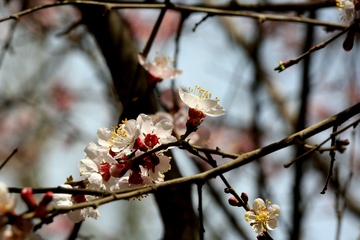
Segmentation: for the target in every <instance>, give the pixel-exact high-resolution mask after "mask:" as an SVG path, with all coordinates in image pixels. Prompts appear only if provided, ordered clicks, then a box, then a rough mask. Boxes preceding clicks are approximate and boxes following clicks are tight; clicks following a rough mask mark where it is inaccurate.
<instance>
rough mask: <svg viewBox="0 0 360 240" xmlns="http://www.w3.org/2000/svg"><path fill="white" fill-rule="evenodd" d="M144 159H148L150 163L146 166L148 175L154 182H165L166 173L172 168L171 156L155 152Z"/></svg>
mask: <svg viewBox="0 0 360 240" xmlns="http://www.w3.org/2000/svg"><path fill="white" fill-rule="evenodd" d="M144 160H145V161H148V164H147V165H145V166H144V168H145V169H146V173H147V176H148V177H149V178H150V179H151V180H152V181H153V182H154V183H159V182H163V181H164V177H165V176H164V173H165V172H167V171H169V170H170V169H171V165H170V160H171V158H170V157H168V156H165V155H164V154H162V153H160V154H159V155H155V154H153V155H152V156H149V157H148V158H145V159H144ZM154 163H156V164H154Z"/></svg>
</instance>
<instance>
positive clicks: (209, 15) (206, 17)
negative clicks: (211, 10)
mask: <svg viewBox="0 0 360 240" xmlns="http://www.w3.org/2000/svg"><path fill="white" fill-rule="evenodd" d="M212 16H213V15H211V14H206V15H205V17H203V18H202V19H201V20H200V21H199V22H198V23H195V26H194V27H193V29H192V31H193V32H195V30H196V29H197V27H198V26H199V25H200V24H201V23H203V22H205V20H206V19H208V18H209V17H212Z"/></svg>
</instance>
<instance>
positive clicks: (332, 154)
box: [320, 125, 338, 194]
mask: <svg viewBox="0 0 360 240" xmlns="http://www.w3.org/2000/svg"><path fill="white" fill-rule="evenodd" d="M337 127H338V126H337V125H335V126H334V127H333V133H335V132H336V131H337ZM335 142H336V139H335V135H333V134H331V146H334V145H335ZM329 154H330V167H329V173H328V176H327V177H326V182H325V186H324V188H323V190H322V191H321V192H320V194H325V192H326V190H327V186H328V184H329V181H330V178H331V176H332V175H333V168H334V163H335V155H336V153H335V151H330V153H329Z"/></svg>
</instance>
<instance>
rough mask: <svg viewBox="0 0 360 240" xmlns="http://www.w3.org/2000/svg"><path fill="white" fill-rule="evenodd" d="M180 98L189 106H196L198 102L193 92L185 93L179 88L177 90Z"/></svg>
mask: <svg viewBox="0 0 360 240" xmlns="http://www.w3.org/2000/svg"><path fill="white" fill-rule="evenodd" d="M178 92H179V96H180V99H181V100H182V101H183V102H184V103H185V104H186V105H187V106H189V107H191V108H196V106H197V105H198V103H199V100H200V99H199V98H198V97H197V96H195V95H194V94H191V93H187V92H185V91H184V90H182V89H181V88H179V90H178Z"/></svg>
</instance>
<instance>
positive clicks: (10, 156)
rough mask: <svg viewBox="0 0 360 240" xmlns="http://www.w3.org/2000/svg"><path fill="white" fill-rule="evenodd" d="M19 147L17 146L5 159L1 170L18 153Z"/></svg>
mask: <svg viewBox="0 0 360 240" xmlns="http://www.w3.org/2000/svg"><path fill="white" fill-rule="evenodd" d="M17 151H18V149H17V148H15V149H14V151H12V153H11V154H10V155H9V156H8V157H7V158H6V159H5V161H4V162H3V163H2V164H1V165H0V170H1V169H2V168H3V167H4V166H5V164H6V163H7V162H8V161H9V160H10V159H11V158H12V157H13V156H14V155H15V153H17Z"/></svg>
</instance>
